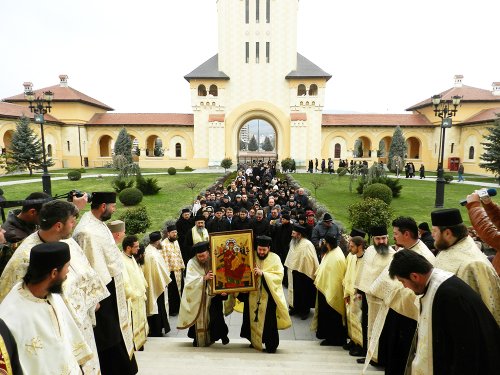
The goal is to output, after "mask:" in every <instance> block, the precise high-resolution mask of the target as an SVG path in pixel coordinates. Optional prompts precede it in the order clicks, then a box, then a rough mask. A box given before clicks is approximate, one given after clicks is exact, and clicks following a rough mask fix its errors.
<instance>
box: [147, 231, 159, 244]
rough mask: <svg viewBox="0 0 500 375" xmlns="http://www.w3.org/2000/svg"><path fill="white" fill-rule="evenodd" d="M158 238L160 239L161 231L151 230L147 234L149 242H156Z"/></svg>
mask: <svg viewBox="0 0 500 375" xmlns="http://www.w3.org/2000/svg"><path fill="white" fill-rule="evenodd" d="M158 240H161V233H160V232H151V233H150V234H149V241H150V242H156V241H158Z"/></svg>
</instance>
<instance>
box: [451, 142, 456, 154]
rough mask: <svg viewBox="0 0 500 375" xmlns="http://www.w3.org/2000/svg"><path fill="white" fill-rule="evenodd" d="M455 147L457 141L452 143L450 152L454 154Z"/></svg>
mask: <svg viewBox="0 0 500 375" xmlns="http://www.w3.org/2000/svg"><path fill="white" fill-rule="evenodd" d="M454 149H455V143H452V144H451V150H450V153H451V154H453V150H454Z"/></svg>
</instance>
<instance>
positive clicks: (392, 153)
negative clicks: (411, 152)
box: [387, 125, 406, 171]
mask: <svg viewBox="0 0 500 375" xmlns="http://www.w3.org/2000/svg"><path fill="white" fill-rule="evenodd" d="M405 154H406V140H405V137H404V135H403V131H402V130H401V128H400V127H399V125H398V126H396V129H394V134H393V135H392V142H391V147H390V148H389V160H388V163H387V167H388V168H389V169H390V170H391V171H395V170H396V160H399V162H400V163H401V165H404V158H405ZM395 158H396V159H395ZM401 165H400V167H401Z"/></svg>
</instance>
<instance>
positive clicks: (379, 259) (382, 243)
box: [357, 226, 395, 365]
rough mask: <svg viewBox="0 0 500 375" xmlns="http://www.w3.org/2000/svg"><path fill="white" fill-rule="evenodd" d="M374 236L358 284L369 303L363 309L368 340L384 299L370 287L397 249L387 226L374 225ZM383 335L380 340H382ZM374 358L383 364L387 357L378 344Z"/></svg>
mask: <svg viewBox="0 0 500 375" xmlns="http://www.w3.org/2000/svg"><path fill="white" fill-rule="evenodd" d="M370 234H371V236H372V240H373V245H372V246H370V247H368V249H366V251H365V255H364V256H363V259H364V260H363V266H362V268H361V270H360V278H359V282H358V284H357V289H359V290H360V291H362V292H363V293H365V295H366V301H367V305H365V306H363V307H362V308H363V309H365V308H366V309H367V310H368V312H367V313H366V312H364V314H365V316H367V320H368V321H367V328H366V330H367V338H368V342H369V341H370V338H371V336H372V330H373V325H374V323H375V318H376V317H377V314H378V311H379V309H380V308H381V306H382V303H383V301H382V300H381V299H380V298H378V297H376V296H374V295H372V294H371V293H370V288H371V286H372V284H373V282H374V281H375V280H376V279H377V277H379V276H380V274H381V273H382V272H383V271H384V270H385V268H386V267H387V266H388V265H389V263H390V262H391V260H392V256H393V255H394V253H395V251H394V249H393V248H392V247H390V246H389V244H388V243H389V237H388V235H387V227H385V226H378V227H373V228H371V230H370ZM382 340H383V337H381V339H380V340H379V341H382ZM372 355H373V359H374V361H375V362H377V363H378V364H380V365H383V364H384V363H385V362H384V360H385V358H383V357H382V358H378V345H376V346H375V348H374V350H373V353H372ZM357 362H358V363H364V362H365V358H358V359H357Z"/></svg>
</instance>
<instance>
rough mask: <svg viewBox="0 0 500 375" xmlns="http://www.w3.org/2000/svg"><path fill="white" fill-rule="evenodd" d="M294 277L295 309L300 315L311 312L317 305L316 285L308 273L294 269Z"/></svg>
mask: <svg viewBox="0 0 500 375" xmlns="http://www.w3.org/2000/svg"><path fill="white" fill-rule="evenodd" d="M292 277H293V309H294V311H295V313H297V314H299V315H306V314H309V311H310V309H311V308H313V307H314V306H315V305H316V287H315V286H314V281H313V280H312V279H310V278H309V277H308V276H307V275H305V274H303V273H301V272H299V271H292Z"/></svg>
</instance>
